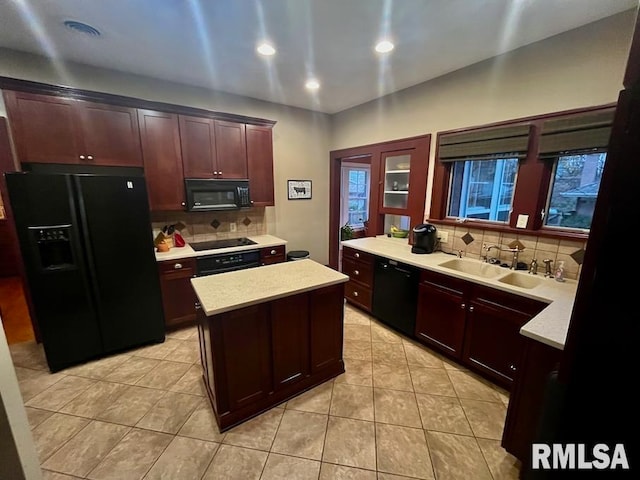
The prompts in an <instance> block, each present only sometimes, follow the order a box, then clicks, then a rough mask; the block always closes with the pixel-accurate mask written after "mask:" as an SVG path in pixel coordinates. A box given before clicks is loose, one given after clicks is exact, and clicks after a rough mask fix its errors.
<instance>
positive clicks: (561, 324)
mask: <svg viewBox="0 0 640 480" xmlns="http://www.w3.org/2000/svg"><path fill="white" fill-rule="evenodd" d="M342 245H343V246H349V247H352V248H355V249H358V250H361V251H363V252H368V253H371V254H373V255H379V256H382V257H386V258H390V259H392V260H396V261H398V262H402V263H406V264H408V265H413V266H415V267H419V268H424V269H426V270H432V271H435V272H440V273H444V274H446V275H450V276H453V277H457V278H461V279H464V280H469V281H472V282H475V283H478V284H482V285H486V286H489V287H492V288H496V289H499V290H504V291H506V292H510V293H515V294H517V295H521V296H523V297H528V298H533V299H535V300H540V301H542V302H545V303H548V304H549V305H548V306H547V307H546V308H545V309H544V310H542V311H541V312H540V313H539V314H538V315H536V316H535V317H533V318H532V319H531V320H530V321H529V322H528V323H526V324H525V325H524V326H523V327H522V328H521V329H520V333H521V334H522V335H524V336H525V337H529V338H533V339H535V340H538V341H539V342H542V343H544V344H546V345H549V346H551V347H554V348H557V349H560V350H562V349H564V344H565V341H566V338H567V331H568V329H569V320H570V318H571V311H572V309H573V302H574V299H575V295H576V289H577V285H578V282H577V281H575V280H566V281H565V282H557V281H556V280H555V279H553V278H544V275H541V274H538V275H531V274H529V273H528V272H526V271H513V270H510V269H506V268H505V269H504V273H499V274H498V275H497V276H495V277H492V278H486V277H482V276H479V275H474V274H472V273H465V272H461V271H457V270H453V269H450V268H447V267H443V266H441V264H443V263H446V262H449V261H451V260H453V259H455V258H456V257H455V256H454V255H449V254H446V253H442V252H435V253H431V254H423V255H420V254H416V253H411V246H410V245H409V243H408V240H407V239H406V238H388V237H386V236H378V237H366V238H358V239H355V240H347V241H344V242H342ZM461 260H462V262H465V263H469V264H470V265H471V264H476V265H477V266H482V265H486V264H483V263H482V262H481V261H480V260H476V259H471V258H464V257H463V258H462V259H461ZM487 266H488V267H490V266H489V265H487ZM510 274H512V275H517V276H524V277H527V278H526V280H525V279H524V278H523V280H524V281H528V280H529V279H530V278H531V277H533V281H535V279H536V278H537V280H539V282H538V285H537V286H534V287H533V288H523V287H518V286H515V285H511V284H507V283H503V282H501V281H500V280H501V279H504V277H506V276H508V275H510ZM518 278H519V277H518Z"/></svg>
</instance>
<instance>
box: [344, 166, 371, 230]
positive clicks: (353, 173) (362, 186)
mask: <svg viewBox="0 0 640 480" xmlns="http://www.w3.org/2000/svg"><path fill="white" fill-rule="evenodd" d="M370 175H371V171H370V167H369V165H366V164H362V163H346V162H344V163H343V164H342V204H341V225H344V224H346V223H348V224H349V225H351V226H352V227H353V228H363V227H364V222H365V221H366V220H367V219H368V218H369V184H370V183H371V182H370Z"/></svg>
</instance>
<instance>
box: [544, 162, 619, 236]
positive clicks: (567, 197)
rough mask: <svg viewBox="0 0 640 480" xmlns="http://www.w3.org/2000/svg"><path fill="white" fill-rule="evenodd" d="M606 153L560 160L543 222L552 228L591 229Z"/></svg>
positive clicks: (552, 182)
mask: <svg viewBox="0 0 640 480" xmlns="http://www.w3.org/2000/svg"><path fill="white" fill-rule="evenodd" d="M606 157H607V154H606V153H590V154H585V155H566V156H561V157H559V158H558V160H557V161H556V164H555V172H554V175H553V178H552V180H551V194H550V195H549V201H548V202H547V208H546V212H547V214H546V215H545V220H544V223H545V225H546V226H550V227H562V228H577V229H589V228H591V220H592V219H593V210H594V208H595V205H596V198H597V197H598V190H599V189H600V179H601V178H602V170H603V169H604V163H605V160H606Z"/></svg>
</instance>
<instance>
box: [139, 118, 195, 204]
mask: <svg viewBox="0 0 640 480" xmlns="http://www.w3.org/2000/svg"><path fill="white" fill-rule="evenodd" d="M138 122H139V124H140V137H141V139H142V154H143V159H144V175H145V177H146V179H147V191H148V195H149V207H150V209H151V210H157V211H163V210H165V211H171V210H184V205H185V199H184V180H183V178H184V177H183V173H182V155H181V151H180V127H179V124H178V115H176V114H173V113H165V112H158V111H155V110H138Z"/></svg>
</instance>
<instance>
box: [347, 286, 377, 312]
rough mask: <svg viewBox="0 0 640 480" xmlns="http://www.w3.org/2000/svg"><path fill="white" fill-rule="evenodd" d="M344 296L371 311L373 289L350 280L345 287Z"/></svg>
mask: <svg viewBox="0 0 640 480" xmlns="http://www.w3.org/2000/svg"><path fill="white" fill-rule="evenodd" d="M344 296H345V297H346V299H347V300H349V301H350V302H351V303H355V304H357V305H359V306H360V307H362V308H364V309H365V310H367V311H371V289H370V288H367V287H363V286H362V285H360V284H359V283H356V282H353V281H349V282H347V283H346V285H345V287H344Z"/></svg>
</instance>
